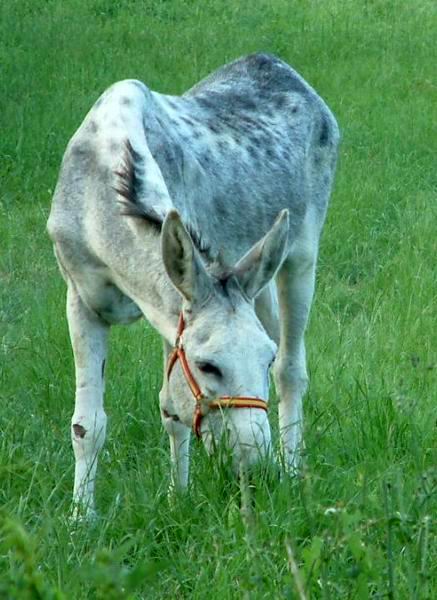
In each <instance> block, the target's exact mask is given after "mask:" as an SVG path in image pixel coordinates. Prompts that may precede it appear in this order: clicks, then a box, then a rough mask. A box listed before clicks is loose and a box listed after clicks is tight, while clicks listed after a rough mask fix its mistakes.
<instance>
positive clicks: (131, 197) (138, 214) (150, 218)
mask: <svg viewBox="0 0 437 600" xmlns="http://www.w3.org/2000/svg"><path fill="white" fill-rule="evenodd" d="M141 158H142V157H141V154H139V153H138V152H137V151H136V150H135V149H134V148H133V147H132V144H131V143H130V141H129V140H127V141H126V143H125V153H124V157H123V162H122V165H121V168H120V170H118V171H115V175H116V176H117V185H116V186H115V187H114V190H115V191H116V192H117V194H118V195H119V196H121V198H120V200H119V204H120V205H121V211H120V214H121V215H123V216H127V217H134V218H136V219H141V220H143V221H145V222H146V223H148V224H149V225H152V227H154V228H155V230H156V231H157V232H160V231H161V229H162V224H163V221H164V220H163V217H162V216H161V215H160V214H158V213H157V212H156V211H155V209H154V208H153V206H148V205H147V204H146V203H145V202H144V201H143V200H142V198H144V195H145V194H144V191H145V190H144V180H143V177H142V176H143V174H144V167H143V164H142V162H143V161H142V160H141ZM184 226H185V228H186V230H187V231H188V233H189V234H190V236H191V239H192V240H193V243H194V245H195V246H196V248H197V249H198V250H199V252H200V253H201V254H202V256H203V258H204V259H205V260H206V261H207V263H213V264H216V262H217V257H214V256H213V255H212V251H211V247H210V246H209V245H208V244H207V243H206V242H205V240H204V239H203V238H202V236H201V234H200V233H199V232H198V231H197V230H196V229H194V227H193V226H192V225H191V224H189V223H184Z"/></svg>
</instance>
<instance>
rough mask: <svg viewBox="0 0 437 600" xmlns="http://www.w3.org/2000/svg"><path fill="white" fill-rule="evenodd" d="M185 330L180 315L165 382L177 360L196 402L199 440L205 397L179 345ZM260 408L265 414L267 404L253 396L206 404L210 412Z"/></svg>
mask: <svg viewBox="0 0 437 600" xmlns="http://www.w3.org/2000/svg"><path fill="white" fill-rule="evenodd" d="M184 328H185V322H184V317H183V315H182V313H181V314H180V316H179V323H178V331H177V335H176V342H175V346H174V348H173V352H172V353H171V354H170V356H169V358H168V363H167V380H168V379H170V375H171V372H172V370H173V367H174V365H175V364H176V361H177V360H178V359H179V360H180V361H181V367H182V371H183V373H184V375H185V379H186V380H187V383H188V387H189V388H190V390H191V393H192V394H193V396H194V399H195V400H196V407H195V409H194V414H193V432H194V434H195V435H196V436H197V437H198V438H200V437H202V434H201V431H200V425H201V422H202V417H203V416H204V415H203V413H202V400H203V398H204V397H205V396H204V395H203V392H202V390H201V389H200V387H199V384H198V383H197V381H196V380H195V379H194V375H193V374H192V372H191V369H190V367H189V365H188V361H187V357H186V355H185V350H184V349H183V347H182V344H181V335H182V332H183V331H184ZM231 407H232V408H262V409H263V410H265V411H266V412H267V410H268V406H267V402H265V401H264V400H261V399H260V398H255V397H253V396H220V397H219V398H217V400H212V401H211V402H209V403H208V408H209V409H210V410H217V409H219V408H231Z"/></svg>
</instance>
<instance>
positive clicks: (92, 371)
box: [67, 283, 109, 516]
mask: <svg viewBox="0 0 437 600" xmlns="http://www.w3.org/2000/svg"><path fill="white" fill-rule="evenodd" d="M67 318H68V326H69V331H70V338H71V344H72V347H73V353H74V362H75V369H76V398H75V408H74V414H73V417H72V420H71V439H72V444H73V450H74V456H75V459H76V467H75V475H74V492H73V503H74V504H75V512H76V514H84V515H85V516H87V515H90V514H92V513H93V511H94V481H95V476H96V468H97V457H98V453H99V450H100V449H101V447H102V446H103V442H104V440H105V433H106V414H105V411H104V409H103V394H104V372H103V371H104V364H105V360H106V347H107V336H108V330H109V327H108V326H107V325H106V324H104V323H103V322H102V321H101V320H100V319H99V318H98V317H97V316H96V315H94V314H93V313H92V312H91V311H90V310H89V309H88V308H87V307H86V306H85V305H84V304H83V302H82V300H81V299H80V297H79V295H78V293H77V291H76V290H75V288H74V286H73V285H72V284H71V283H70V284H69V286H68V291H67Z"/></svg>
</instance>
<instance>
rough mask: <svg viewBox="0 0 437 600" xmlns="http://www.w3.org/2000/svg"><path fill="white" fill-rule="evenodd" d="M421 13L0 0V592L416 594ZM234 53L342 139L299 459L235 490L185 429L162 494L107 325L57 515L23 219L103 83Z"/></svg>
mask: <svg viewBox="0 0 437 600" xmlns="http://www.w3.org/2000/svg"><path fill="white" fill-rule="evenodd" d="M436 29H437V12H436V9H435V6H434V3H433V2H431V1H425V0H414V1H413V0H404V1H402V0H363V1H358V0H350V1H348V2H341V1H340V0H332V1H331V2H321V1H317V0H308V1H307V2H304V1H303V0H301V1H297V0H295V1H292V2H289V1H286V0H270V1H269V2H267V1H264V0H259V1H257V2H254V1H248V2H247V1H246V2H242V1H241V0H234V1H233V2H224V1H223V2H220V1H219V0H205V2H201V3H200V2H194V1H193V0H167V1H165V0H143V1H140V0H130V1H128V0H126V1H124V2H122V1H121V0H89V1H87V2H86V1H85V0H68V1H65V2H56V1H55V0H21V1H20V2H18V1H17V0H12V1H11V2H3V3H1V6H0V64H1V70H2V71H1V84H0V85H1V87H0V109H1V113H0V123H1V136H0V180H1V185H0V340H1V344H0V401H1V405H0V507H1V508H0V598H3V597H4V598H8V599H9V598H12V599H13V598H16V599H20V600H21V599H22V598H43V599H46V598H68V599H69V598H74V599H76V598H77V599H81V598H104V599H105V600H106V599H108V598H114V599H119V598H133V599H138V598H195V599H203V598H206V597H207V598H220V599H227V598H229V599H231V598H251V599H252V598H298V597H299V591H298V590H299V583H300V585H301V588H303V589H304V590H305V594H306V595H307V597H312V598H335V599H336V598H359V599H364V598H368V597H375V598H391V599H398V598H408V599H410V598H415V599H423V598H429V599H431V598H435V597H436V596H437V581H436V579H437V575H436V565H437V551H436V542H435V540H436V527H435V523H434V522H433V518H435V515H436V514H437V503H436V463H437V460H436V458H437V456H436V443H435V441H436V438H435V420H436V411H435V406H436V403H435V400H436V397H435V388H436V368H437V367H436V355H435V344H434V347H433V344H432V342H433V341H434V340H435V306H436V298H435V291H434V290H435V280H436V272H435V256H436V250H437V248H436V243H435V222H436V220H435V219H436V216H437V215H436V212H437V211H436V202H435V195H436V188H437V176H436V173H437V171H436V168H435V154H436V150H437V148H436V139H437V136H436V133H437V131H436V128H437V127H436V125H437V109H436V107H437V83H436V79H435V65H436V64H437V52H436V45H435V31H436ZM255 50H266V51H270V52H274V53H277V54H279V55H280V56H281V57H282V58H284V59H285V60H287V61H288V62H289V63H290V64H292V65H293V66H294V67H295V68H297V69H298V70H299V71H300V72H301V73H302V74H303V75H304V77H305V78H306V79H307V80H308V81H309V82H310V83H311V84H312V85H313V86H314V87H315V88H316V89H317V90H318V91H319V92H320V93H321V95H322V96H323V97H324V98H325V99H326V100H327V101H328V103H329V104H330V106H331V108H332V109H333V111H334V113H335V114H336V115H337V117H338V119H339V123H340V126H341V129H342V134H343V141H342V148H341V156H340V164H339V171H338V177H337V183H336V189H335V192H334V195H333V200H332V207H331V210H330V213H329V216H328V221H327V224H326V228H325V231H324V235H323V241H322V248H321V255H320V263H319V274H318V288H317V297H316V301H315V305H314V308H313V313H312V319H311V323H310V327H309V331H308V335H307V341H308V355H309V367H310V373H311V385H310V390H309V393H308V395H307V397H306V400H305V415H306V423H305V439H306V456H305V464H304V468H303V472H302V475H301V477H299V478H295V479H293V480H290V479H287V478H285V479H283V480H282V481H277V480H276V478H275V474H274V473H272V472H269V470H267V472H266V473H264V474H261V475H260V477H259V481H258V484H257V485H256V487H255V488H252V487H248V485H246V484H244V482H243V483H242V485H241V489H240V488H239V487H238V485H237V483H236V482H235V481H232V479H230V478H229V477H228V476H227V472H226V468H224V467H220V466H219V465H217V464H215V463H214V462H213V461H211V460H209V459H208V458H207V457H206V456H205V453H204V452H203V451H202V449H201V448H200V447H198V446H197V445H195V444H194V447H193V460H192V483H191V487H190V490H189V492H188V494H187V495H186V496H185V497H177V498H175V499H174V500H173V501H172V502H169V501H168V499H167V485H168V478H169V459H168V450H167V440H166V436H165V434H164V433H163V431H162V430H161V426H160V418H159V411H158V398H157V397H158V390H159V387H160V381H161V377H162V365H161V351H160V341H159V339H158V336H157V335H156V334H155V333H153V332H152V330H151V329H150V328H148V327H147V326H145V324H144V323H140V324H137V325H135V326H132V327H131V328H129V329H121V328H120V329H114V331H113V333H112V344H111V354H110V361H109V366H108V371H107V373H108V377H107V381H108V385H107V400H106V407H107V412H108V415H109V417H110V421H109V435H108V440H107V443H106V446H105V450H104V451H103V452H102V458H101V463H100V471H99V480H98V491H97V501H98V506H99V510H100V519H99V520H98V521H97V523H96V524H95V525H93V526H90V525H83V526H79V527H78V528H76V529H73V530H72V528H71V527H70V526H69V524H68V522H67V517H68V514H69V505H70V498H71V491H72V477H73V456H72V451H71V448H70V441H69V421H70V416H71V413H72V410H73V393H74V390H73V361H72V355H71V350H70V346H69V341H68V334H67V326H66V321H65V317H64V297H65V289H64V284H63V282H62V280H61V278H60V276H59V274H58V270H57V267H56V264H55V260H54V258H53V256H52V251H51V247H50V243H49V240H48V238H47V235H46V233H45V229H44V228H45V222H46V219H47V216H48V211H49V205H50V199H51V196H52V192H53V188H54V185H55V182H56V177H57V171H58V168H59V163H60V159H61V156H62V152H63V150H64V148H65V146H66V143H67V141H68V139H69V138H70V137H71V135H72V133H73V132H74V130H75V128H77V126H78V125H79V124H80V122H81V120H82V119H83V117H84V115H85V113H86V111H87V110H88V109H89V108H90V107H91V105H92V103H93V102H94V101H95V100H96V99H97V97H98V95H99V94H100V93H101V92H102V91H103V90H104V89H105V88H106V87H107V86H108V85H110V84H111V83H112V82H114V81H116V80H118V79H124V78H130V77H136V78H139V79H142V80H144V81H145V82H147V83H148V85H150V86H151V87H152V88H155V89H157V90H160V91H164V92H171V93H179V92H181V91H183V90H184V89H186V88H188V87H189V86H190V85H192V84H193V83H194V82H196V81H197V80H198V79H199V78H200V77H202V76H203V75H205V74H207V73H208V72H209V71H211V70H212V69H214V68H215V67H217V66H219V65H221V64H223V63H224V62H226V61H228V60H231V59H233V58H235V57H238V56H240V55H242V54H245V53H249V52H252V51H255ZM433 330H434V332H433ZM272 420H273V426H274V429H275V431H276V430H277V421H276V420H275V418H273V419H272ZM276 437H277V436H276ZM296 573H297V574H296ZM300 597H301V598H302V597H303V596H302V593H301V595H300Z"/></svg>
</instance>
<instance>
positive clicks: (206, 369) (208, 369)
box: [196, 361, 222, 377]
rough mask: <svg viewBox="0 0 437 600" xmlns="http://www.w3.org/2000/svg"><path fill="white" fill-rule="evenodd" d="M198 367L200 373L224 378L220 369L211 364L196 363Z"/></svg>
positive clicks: (204, 362)
mask: <svg viewBox="0 0 437 600" xmlns="http://www.w3.org/2000/svg"><path fill="white" fill-rule="evenodd" d="M196 365H197V368H198V369H199V371H202V373H205V374H206V375H215V376H216V377H222V372H221V371H220V369H219V368H218V367H216V366H215V365H213V364H212V363H210V362H206V361H203V362H198V363H196Z"/></svg>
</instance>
